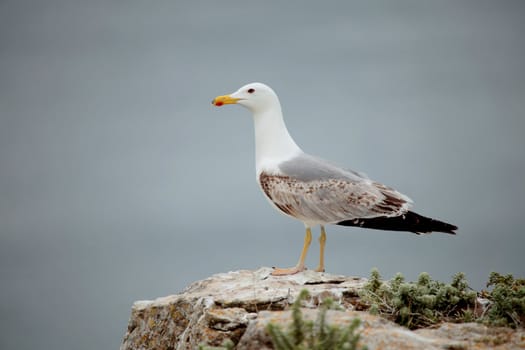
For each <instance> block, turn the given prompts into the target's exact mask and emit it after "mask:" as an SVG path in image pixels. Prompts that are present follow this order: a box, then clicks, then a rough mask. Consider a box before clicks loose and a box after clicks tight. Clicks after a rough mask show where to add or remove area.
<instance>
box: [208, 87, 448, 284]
mask: <svg viewBox="0 0 525 350" xmlns="http://www.w3.org/2000/svg"><path fill="white" fill-rule="evenodd" d="M212 104H213V105H215V106H217V107H220V106H223V105H227V104H238V105H241V106H243V107H245V108H247V109H248V110H249V111H250V112H251V113H252V114H253V120H254V125H255V160H256V175H257V182H258V184H259V186H260V188H261V190H262V192H263V193H264V195H265V197H266V198H267V199H268V200H269V202H270V204H271V205H272V206H273V207H274V208H275V209H277V210H278V211H280V212H281V213H283V214H285V215H287V216H289V217H292V218H294V219H297V220H299V221H301V222H303V224H304V226H305V229H306V233H305V237H304V243H303V248H302V251H301V255H300V257H299V261H298V262H297V265H295V266H294V267H290V268H274V269H273V271H272V275H275V276H282V275H291V274H295V273H298V272H301V271H304V270H306V266H305V259H306V254H307V252H308V248H309V247H310V243H311V241H312V227H315V226H317V225H319V226H320V229H321V234H320V236H319V244H320V256H319V265H318V266H317V268H316V269H315V271H318V272H324V271H325V265H324V252H325V245H326V231H325V225H327V224H333V225H342V226H356V227H362V228H369V229H378V230H388V231H407V232H413V233H416V234H422V233H430V232H444V233H448V234H456V233H455V232H454V231H455V230H457V227H456V226H454V225H451V224H448V223H445V222H442V221H439V220H435V219H431V218H428V217H425V216H422V215H419V214H416V213H415V212H413V211H410V208H411V206H412V200H411V199H410V198H408V197H407V196H406V195H404V194H402V193H400V192H398V191H396V190H395V189H393V188H391V187H388V186H385V185H383V184H381V183H379V182H376V181H374V180H371V179H370V178H368V177H367V176H366V175H365V174H363V173H360V172H357V171H353V170H349V169H344V168H340V167H338V166H337V165H335V164H333V163H331V162H328V161H326V160H324V159H321V158H319V157H316V156H313V155H310V154H307V153H305V152H303V151H302V150H301V148H300V147H299V146H298V145H297V144H296V143H295V141H294V140H293V138H292V137H291V136H290V134H289V132H288V129H287V128H286V125H285V123H284V119H283V114H282V110H281V104H280V102H279V98H278V97H277V94H276V93H275V92H274V91H273V90H272V88H270V87H269V86H267V85H265V84H262V83H250V84H247V85H245V86H243V87H241V88H240V89H239V90H237V91H236V92H234V93H232V94H229V95H222V96H217V97H216V98H214V99H213V101H212Z"/></svg>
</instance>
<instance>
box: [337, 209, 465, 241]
mask: <svg viewBox="0 0 525 350" xmlns="http://www.w3.org/2000/svg"><path fill="white" fill-rule="evenodd" d="M337 225H342V226H357V227H363V228H371V229H376V230H387V231H408V232H413V233H417V234H420V233H430V232H444V233H449V234H452V235H455V234H456V232H454V231H455V230H457V229H458V228H457V226H454V225H452V224H447V223H446V222H443V221H439V220H435V219H431V218H427V217H425V216H422V215H419V214H417V213H414V212H412V211H409V212H407V213H405V214H403V215H400V216H395V217H386V216H380V217H377V218H368V219H353V220H345V221H340V222H338V223H337Z"/></svg>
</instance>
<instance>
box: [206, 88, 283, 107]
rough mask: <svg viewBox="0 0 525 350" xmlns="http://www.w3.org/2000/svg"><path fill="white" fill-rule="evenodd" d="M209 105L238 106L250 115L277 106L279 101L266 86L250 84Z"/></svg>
mask: <svg viewBox="0 0 525 350" xmlns="http://www.w3.org/2000/svg"><path fill="white" fill-rule="evenodd" d="M211 103H212V104H213V105H215V106H217V107H220V106H222V105H227V104H238V105H241V106H243V107H246V108H248V109H249V110H250V111H251V112H252V113H257V112H262V111H264V110H266V109H268V108H271V107H274V106H276V105H277V106H279V99H278V98H277V95H276V94H275V92H274V91H273V90H272V88H271V87H269V86H268V85H265V84H262V83H251V84H246V85H244V86H243V87H241V88H240V89H239V90H237V91H235V92H234V93H232V94H230V95H223V96H217V97H215V98H214V99H213V101H211Z"/></svg>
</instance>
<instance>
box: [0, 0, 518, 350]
mask: <svg viewBox="0 0 525 350" xmlns="http://www.w3.org/2000/svg"><path fill="white" fill-rule="evenodd" d="M524 29H525V5H524V4H523V2H521V1H498V2H493V1H485V0H481V1H451V0H450V1H396V2H392V1H386V0H385V1H366V2H357V1H333V2H328V3H326V2H322V3H321V2H316V1H288V2H280V1H265V2H262V1H259V2H253V1H228V0H225V1H221V2H215V1H195V2H182V1H173V0H172V1H164V0H157V1H140V0H129V1H99V0H96V1H89V2H87V1H75V0H73V1H72V0H68V1H66V0H48V1H26V0H2V1H0V348H2V349H6V350H7V349H15V348H16V349H34V348H39V349H72V348H74V349H79V350H84V349H86V350H87V349H111V348H113V349H114V348H118V346H119V344H120V343H121V341H122V337H123V335H124V333H125V331H126V327H127V322H128V319H129V315H130V309H131V305H132V303H133V301H135V300H142V299H154V298H156V297H161V296H165V295H169V294H175V293H178V292H180V291H181V290H183V289H184V288H185V287H186V286H187V285H189V284H190V283H191V282H193V281H197V280H200V279H203V278H206V277H209V276H211V275H212V274H215V273H221V272H227V271H231V270H239V269H257V268H258V267H261V266H280V267H286V266H292V265H294V264H295V263H296V261H297V259H298V256H299V253H300V249H301V246H302V241H303V235H304V226H303V224H302V223H300V222H298V221H295V220H292V219H290V218H288V217H285V216H283V215H281V214H279V213H277V212H276V211H275V210H274V209H273V208H272V207H271V206H270V205H268V203H267V201H266V200H265V198H264V197H263V195H262V193H261V192H260V190H259V188H258V185H257V183H256V181H255V180H256V179H255V158H254V152H255V150H254V137H253V124H252V118H251V116H250V114H249V112H248V111H247V110H245V109H243V108H240V107H239V106H225V107H222V108H215V107H213V106H212V105H211V103H210V101H211V100H212V99H213V98H214V97H215V96H217V95H222V94H226V93H230V92H233V91H235V90H237V89H238V88H239V87H240V86H242V85H244V84H246V83H249V82H254V81H260V82H264V83H266V84H268V85H270V86H272V88H273V89H274V90H275V91H276V92H277V94H278V95H279V97H280V100H281V103H282V107H283V112H284V117H285V121H286V123H287V125H288V129H289V131H290V133H291V135H292V136H293V137H294V139H295V141H296V142H297V143H298V144H299V145H300V146H301V147H302V148H303V150H305V151H306V152H309V153H312V154H315V155H317V156H320V157H323V158H326V159H328V160H330V161H332V162H335V163H337V164H340V165H342V166H344V167H346V168H351V169H354V170H358V171H361V172H364V173H366V174H368V176H369V177H371V178H372V179H374V180H377V181H380V182H382V183H385V184H387V185H389V186H391V187H394V188H396V189H397V190H399V191H401V192H402V193H404V194H406V195H408V196H409V197H411V198H412V199H413V200H414V202H415V204H414V207H413V209H414V211H416V212H418V213H420V214H423V215H426V216H431V217H434V218H437V219H441V220H444V221H447V222H451V223H453V224H455V225H457V226H459V230H458V235H457V236H450V235H445V234H439V233H436V234H432V235H425V236H416V235H413V234H410V233H400V232H383V231H373V230H363V229H359V228H345V227H337V226H329V227H327V234H328V241H327V248H326V266H327V272H330V273H334V274H344V275H351V276H368V274H369V272H370V270H371V269H372V268H373V267H377V268H378V269H379V270H380V272H381V273H382V275H383V276H384V277H385V278H387V279H388V278H391V277H392V276H393V275H394V274H395V273H396V272H402V273H403V274H405V276H406V277H407V278H408V279H412V280H413V279H415V278H417V276H418V274H419V273H420V272H423V271H426V272H428V273H430V275H431V276H432V277H433V278H436V279H439V280H442V281H450V278H451V276H452V275H453V274H454V273H456V272H458V271H463V272H465V273H466V275H467V279H468V280H469V282H470V285H471V286H472V287H473V288H475V289H478V290H479V289H480V288H482V287H484V285H485V283H486V281H487V277H488V275H489V273H490V272H491V271H498V272H501V273H513V274H515V275H516V276H521V277H523V276H524V275H525V261H524V260H525V259H524V255H523V247H524V246H525V236H524V232H523V228H522V224H523V216H524V215H525V201H524V198H525V185H524V184H523V180H524V179H525V155H524V151H525V137H524V136H523V135H524V133H525V115H524V110H525V42H524V41H523V35H524V34H525V30H524ZM318 234H319V232H318V229H314V236H315V237H317V236H318ZM318 249H319V248H318V244H317V241H316V240H314V242H313V244H312V247H311V250H310V253H309V255H308V258H307V265H308V266H309V267H311V268H313V267H315V266H316V265H317V259H318V254H319V251H318Z"/></svg>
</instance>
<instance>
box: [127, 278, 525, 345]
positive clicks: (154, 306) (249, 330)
mask: <svg viewBox="0 0 525 350" xmlns="http://www.w3.org/2000/svg"><path fill="white" fill-rule="evenodd" d="M271 271H272V270H271V268H261V269H259V270H255V271H249V270H242V271H234V272H229V273H222V274H217V275H214V276H212V277H210V278H207V279H205V280H202V281H198V282H195V283H193V284H191V285H190V286H189V287H188V288H186V289H185V290H184V291H183V292H182V293H180V294H176V295H170V296H167V297H162V298H158V299H156V300H151V301H150V300H148V301H137V302H135V303H134V304H133V307H132V310H131V317H130V321H129V325H128V329H127V332H126V334H125V336H124V340H123V343H122V345H121V347H120V349H121V350H139V349H159V350H180V349H197V348H198V346H199V345H201V344H206V345H210V346H219V345H221V344H222V343H223V342H224V341H225V340H226V339H230V340H231V341H233V343H234V344H236V347H235V348H236V349H273V347H272V342H271V340H270V337H269V336H268V334H267V333H266V325H267V324H268V323H269V322H274V323H277V324H281V325H283V327H286V325H287V324H289V323H290V321H291V312H290V311H289V307H290V305H291V304H292V303H293V302H294V300H295V299H296V298H297V296H298V295H299V293H300V292H301V290H303V289H308V291H309V294H310V299H309V300H308V302H307V303H306V304H305V305H304V307H305V309H304V310H303V315H304V318H305V319H315V315H316V313H317V310H316V307H317V306H318V304H319V302H320V301H322V300H324V299H326V298H327V297H330V298H332V299H333V300H334V301H335V302H336V303H338V304H339V305H340V306H342V309H343V310H342V311H337V310H329V311H328V313H327V315H326V317H327V322H329V323H332V324H337V325H341V326H344V325H349V324H350V323H351V321H352V320H353V319H355V318H359V319H360V320H361V321H362V322H361V326H360V327H359V329H358V331H359V332H360V333H361V341H360V343H362V344H366V345H367V346H368V349H369V350H375V349H430V350H432V349H461V350H467V349H499V350H503V349H525V331H523V330H512V329H510V328H493V327H486V326H484V325H481V324H478V323H462V324H455V323H443V324H441V325H439V326H438V327H435V328H426V329H419V330H416V331H410V330H408V329H406V328H404V327H401V326H399V325H397V324H395V323H393V322H390V321H388V320H386V319H384V318H382V317H380V316H373V315H371V314H369V313H367V312H365V311H356V309H359V307H358V305H359V290H360V289H362V288H363V286H364V285H365V283H366V281H367V280H366V279H364V278H359V277H346V276H337V275H331V274H327V273H317V272H313V271H305V272H303V273H299V274H296V275H292V276H284V277H283V276H281V277H274V276H271V275H270V273H271Z"/></svg>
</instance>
